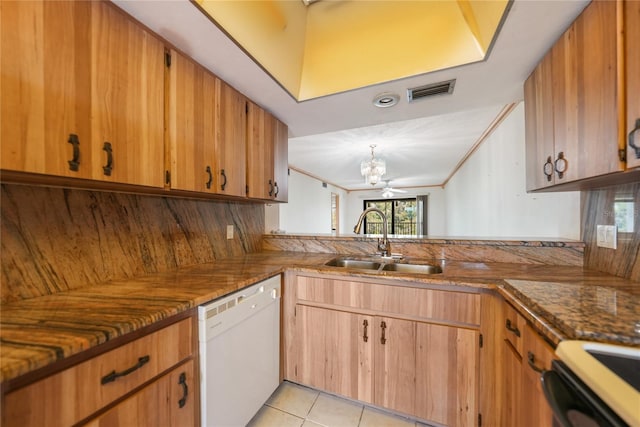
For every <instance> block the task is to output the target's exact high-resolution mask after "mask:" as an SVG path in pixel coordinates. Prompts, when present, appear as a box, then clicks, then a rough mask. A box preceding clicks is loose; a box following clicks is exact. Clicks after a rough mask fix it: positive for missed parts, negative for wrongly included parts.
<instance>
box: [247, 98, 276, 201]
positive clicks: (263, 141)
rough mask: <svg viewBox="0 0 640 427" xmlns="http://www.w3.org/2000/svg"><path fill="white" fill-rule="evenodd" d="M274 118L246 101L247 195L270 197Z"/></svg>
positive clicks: (271, 192)
mask: <svg viewBox="0 0 640 427" xmlns="http://www.w3.org/2000/svg"><path fill="white" fill-rule="evenodd" d="M275 130H276V128H275V118H274V117H273V116H272V115H271V114H269V112H267V111H265V110H263V109H262V108H260V106H258V105H256V104H254V103H253V102H247V196H249V197H251V198H254V199H271V198H273V197H274V194H275V186H274V182H273V149H274V142H275V138H274V135H275Z"/></svg>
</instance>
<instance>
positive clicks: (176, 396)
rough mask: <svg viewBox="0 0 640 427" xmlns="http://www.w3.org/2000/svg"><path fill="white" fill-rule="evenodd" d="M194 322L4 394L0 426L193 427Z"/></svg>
mask: <svg viewBox="0 0 640 427" xmlns="http://www.w3.org/2000/svg"><path fill="white" fill-rule="evenodd" d="M194 322H195V320H194V318H193V317H187V318H184V319H182V320H179V321H176V322H174V323H171V324H169V325H168V326H165V327H163V328H162V329H158V330H156V331H154V332H151V333H148V334H146V335H144V336H141V337H139V338H137V339H135V340H133V341H130V342H127V343H125V344H122V345H120V346H118V347H115V348H113V349H111V350H109V351H107V352H105V353H102V354H99V355H97V356H94V357H91V358H89V359H87V360H84V361H81V362H80V363H78V364H76V365H74V366H72V367H69V368H66V369H63V370H61V371H58V372H57V373H53V374H52V375H49V376H47V377H45V378H43V379H40V380H38V381H35V382H32V383H30V384H28V385H26V386H24V387H21V388H18V389H16V390H12V391H10V392H8V393H6V394H5V395H4V396H3V408H2V409H3V410H2V426H5V427H12V426H16V427H18V426H19V427H29V426H34V427H35V426H38V427H40V426H44V425H46V426H48V427H57V426H60V427H64V426H69V425H76V424H78V423H80V422H84V420H91V419H93V418H94V417H96V416H97V417H98V418H97V419H95V421H94V422H92V424H91V425H95V426H107V425H109V426H112V425H113V426H118V425H135V426H145V425H148V426H157V425H167V426H187V425H189V426H193V425H195V423H194V420H195V418H196V414H197V408H198V407H199V406H198V405H197V403H196V402H197V400H196V399H197V396H198V392H197V389H198V382H197V381H196V378H197V375H194V360H195V348H196V342H195V341H194V340H195V339H196V337H197V334H195V333H194V332H195V328H194ZM166 372H168V373H166ZM165 373H166V374H165ZM183 373H184V377H185V378H184V381H181V378H180V377H181V375H182V374H183ZM183 384H184V386H183ZM187 393H188V394H187ZM185 395H186V400H185V404H184V405H183V407H182V408H176V405H175V403H176V402H178V401H179V400H180V399H182V398H183V397H185ZM34 402H38V403H37V404H34ZM178 406H179V405H178ZM105 409H106V412H104V411H105ZM153 417H160V418H158V420H160V422H154V419H155V418H153ZM174 420H175V422H174Z"/></svg>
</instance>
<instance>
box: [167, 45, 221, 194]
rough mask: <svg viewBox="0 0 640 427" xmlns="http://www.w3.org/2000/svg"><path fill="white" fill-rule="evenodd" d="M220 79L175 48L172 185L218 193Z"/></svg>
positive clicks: (171, 75)
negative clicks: (215, 148)
mask: <svg viewBox="0 0 640 427" xmlns="http://www.w3.org/2000/svg"><path fill="white" fill-rule="evenodd" d="M216 80H217V78H216V77H215V76H213V75H212V74H210V73H209V72H208V71H206V70H205V69H204V68H203V67H201V66H200V65H198V64H196V63H195V62H193V61H191V60H190V59H188V58H186V57H185V56H183V55H181V54H180V53H178V52H176V51H174V50H172V51H171V65H170V67H169V145H170V152H171V188H175V189H179V190H187V191H199V192H214V191H215V189H216V183H217V182H218V177H217V175H216V173H215V167H216V165H215V163H214V160H215V153H214V146H215V126H216V123H215V118H216V117H215V100H216Z"/></svg>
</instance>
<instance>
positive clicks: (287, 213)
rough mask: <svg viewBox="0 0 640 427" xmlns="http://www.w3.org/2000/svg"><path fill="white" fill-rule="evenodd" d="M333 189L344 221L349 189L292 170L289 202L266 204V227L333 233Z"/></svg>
mask: <svg viewBox="0 0 640 427" xmlns="http://www.w3.org/2000/svg"><path fill="white" fill-rule="evenodd" d="M331 193H337V194H338V196H339V200H340V202H339V203H340V209H339V212H340V215H339V216H340V217H339V225H340V227H341V230H340V231H342V230H343V229H344V224H345V209H344V208H343V206H344V204H345V200H346V194H347V193H346V192H345V191H344V190H342V189H339V188H336V187H334V186H333V185H330V184H327V187H326V188H325V187H323V186H322V181H318V180H317V179H314V178H311V177H309V176H307V175H304V174H301V173H299V172H296V171H295V170H290V174H289V203H283V204H273V205H266V207H265V229H266V230H265V231H266V232H267V233H271V232H272V231H274V230H279V231H283V232H287V233H311V234H327V233H331V232H332V231H331Z"/></svg>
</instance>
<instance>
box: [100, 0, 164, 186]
mask: <svg viewBox="0 0 640 427" xmlns="http://www.w3.org/2000/svg"><path fill="white" fill-rule="evenodd" d="M91 4H92V26H91V31H92V49H91V63H92V85H91V94H92V102H91V116H92V134H93V137H92V144H93V149H94V150H96V151H97V152H99V153H101V155H100V156H94V158H93V159H92V160H93V178H94V179H101V180H106V181H115V182H122V183H131V184H139V185H145V186H151V187H160V188H162V187H163V186H164V44H163V42H162V41H160V40H159V39H157V38H156V37H155V36H154V35H152V34H151V33H149V32H148V31H146V30H144V29H143V28H142V27H141V26H140V25H138V24H137V23H136V22H134V21H133V20H131V19H129V18H128V17H127V16H126V15H124V13H123V12H122V11H121V10H119V9H117V8H115V7H113V6H112V5H110V4H108V3H105V2H91ZM105 142H110V143H111V145H112V147H113V171H112V173H111V175H110V176H107V175H106V174H105V172H104V171H103V166H105V165H106V164H107V155H106V153H105V152H103V151H101V150H102V147H103V144H104V143H105Z"/></svg>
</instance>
